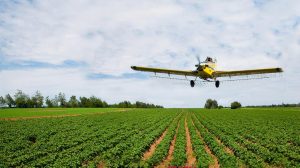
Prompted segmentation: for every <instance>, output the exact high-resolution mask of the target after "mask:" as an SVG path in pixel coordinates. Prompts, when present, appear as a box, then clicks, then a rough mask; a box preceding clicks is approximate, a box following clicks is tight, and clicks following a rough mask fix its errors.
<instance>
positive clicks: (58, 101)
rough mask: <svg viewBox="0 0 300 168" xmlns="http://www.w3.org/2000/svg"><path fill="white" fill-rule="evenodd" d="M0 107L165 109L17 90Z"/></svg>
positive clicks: (1, 97)
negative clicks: (32, 93) (31, 93)
mask: <svg viewBox="0 0 300 168" xmlns="http://www.w3.org/2000/svg"><path fill="white" fill-rule="evenodd" d="M0 107H9V108H14V107H16V108H42V107H48V108H52V107H66V108H68V107H71V108H76V107H85V108H109V107H115V108H163V106H159V105H154V104H149V103H144V102H140V101H137V102H135V103H131V102H130V101H123V102H120V103H117V104H108V103H107V102H106V101H104V100H101V99H100V98H98V97H95V96H90V97H84V96H83V97H79V98H77V97H76V96H75V95H72V96H71V97H70V98H69V99H67V98H66V96H65V94H64V93H62V92H60V93H59V94H58V95H55V96H54V98H50V97H49V96H47V97H44V96H43V95H42V93H41V92H40V91H36V92H35V93H34V95H33V96H29V95H27V94H26V93H24V92H23V91H22V90H17V92H16V93H15V94H14V95H13V96H11V95H10V94H6V95H5V96H0Z"/></svg>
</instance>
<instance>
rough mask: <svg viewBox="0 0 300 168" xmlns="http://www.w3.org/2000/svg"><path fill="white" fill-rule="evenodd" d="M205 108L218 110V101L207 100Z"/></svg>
mask: <svg viewBox="0 0 300 168" xmlns="http://www.w3.org/2000/svg"><path fill="white" fill-rule="evenodd" d="M204 108H206V109H216V108H218V102H217V101H216V100H212V99H207V100H206V103H205V105H204Z"/></svg>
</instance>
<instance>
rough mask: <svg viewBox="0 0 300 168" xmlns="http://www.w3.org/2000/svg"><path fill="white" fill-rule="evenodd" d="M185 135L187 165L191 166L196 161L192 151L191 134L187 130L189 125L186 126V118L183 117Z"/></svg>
mask: <svg viewBox="0 0 300 168" xmlns="http://www.w3.org/2000/svg"><path fill="white" fill-rule="evenodd" d="M184 127H185V136H186V154H187V165H189V166H193V165H194V164H195V163H196V157H195V156H194V153H193V148H192V142H191V136H190V132H189V127H188V126H187V122H186V118H185V123H184Z"/></svg>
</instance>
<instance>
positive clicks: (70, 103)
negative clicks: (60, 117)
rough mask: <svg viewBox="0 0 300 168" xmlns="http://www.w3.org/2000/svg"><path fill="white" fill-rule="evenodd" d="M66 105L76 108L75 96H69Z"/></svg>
mask: <svg viewBox="0 0 300 168" xmlns="http://www.w3.org/2000/svg"><path fill="white" fill-rule="evenodd" d="M68 104H69V106H70V107H78V100H77V99H76V96H74V95H73V96H71V97H70V100H69V103H68Z"/></svg>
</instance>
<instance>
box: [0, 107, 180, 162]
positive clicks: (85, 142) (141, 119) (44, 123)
mask: <svg viewBox="0 0 300 168" xmlns="http://www.w3.org/2000/svg"><path fill="white" fill-rule="evenodd" d="M178 114H179V113H176V112H171V111H149V110H148V111H147V110H145V112H143V111H136V112H130V113H117V112H116V113H111V114H103V115H99V116H80V117H66V118H56V119H34V120H24V121H22V120H20V121H0V124H1V130H0V131H1V133H2V135H3V136H1V138H0V146H1V154H0V155H1V156H0V163H1V164H2V165H0V167H16V166H22V167H26V166H29V167H47V166H49V167H61V166H66V167H78V166H86V165H93V163H94V164H95V165H97V162H94V160H95V161H97V160H96V159H94V158H100V159H101V160H102V159H103V160H105V162H106V163H107V164H108V165H110V164H111V165H122V164H123V165H129V162H131V161H139V159H140V156H141V155H142V153H143V152H144V151H145V150H146V149H147V147H148V146H149V144H151V142H153V141H154V140H155V139H156V137H158V136H159V135H160V134H161V132H162V131H164V130H165V129H166V128H167V126H168V125H169V124H170V123H171V122H172V121H173V119H174V118H175V117H176V116H177V115H178ZM12 123H13V124H12ZM110 156H114V157H110ZM117 160H120V161H117Z"/></svg>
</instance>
